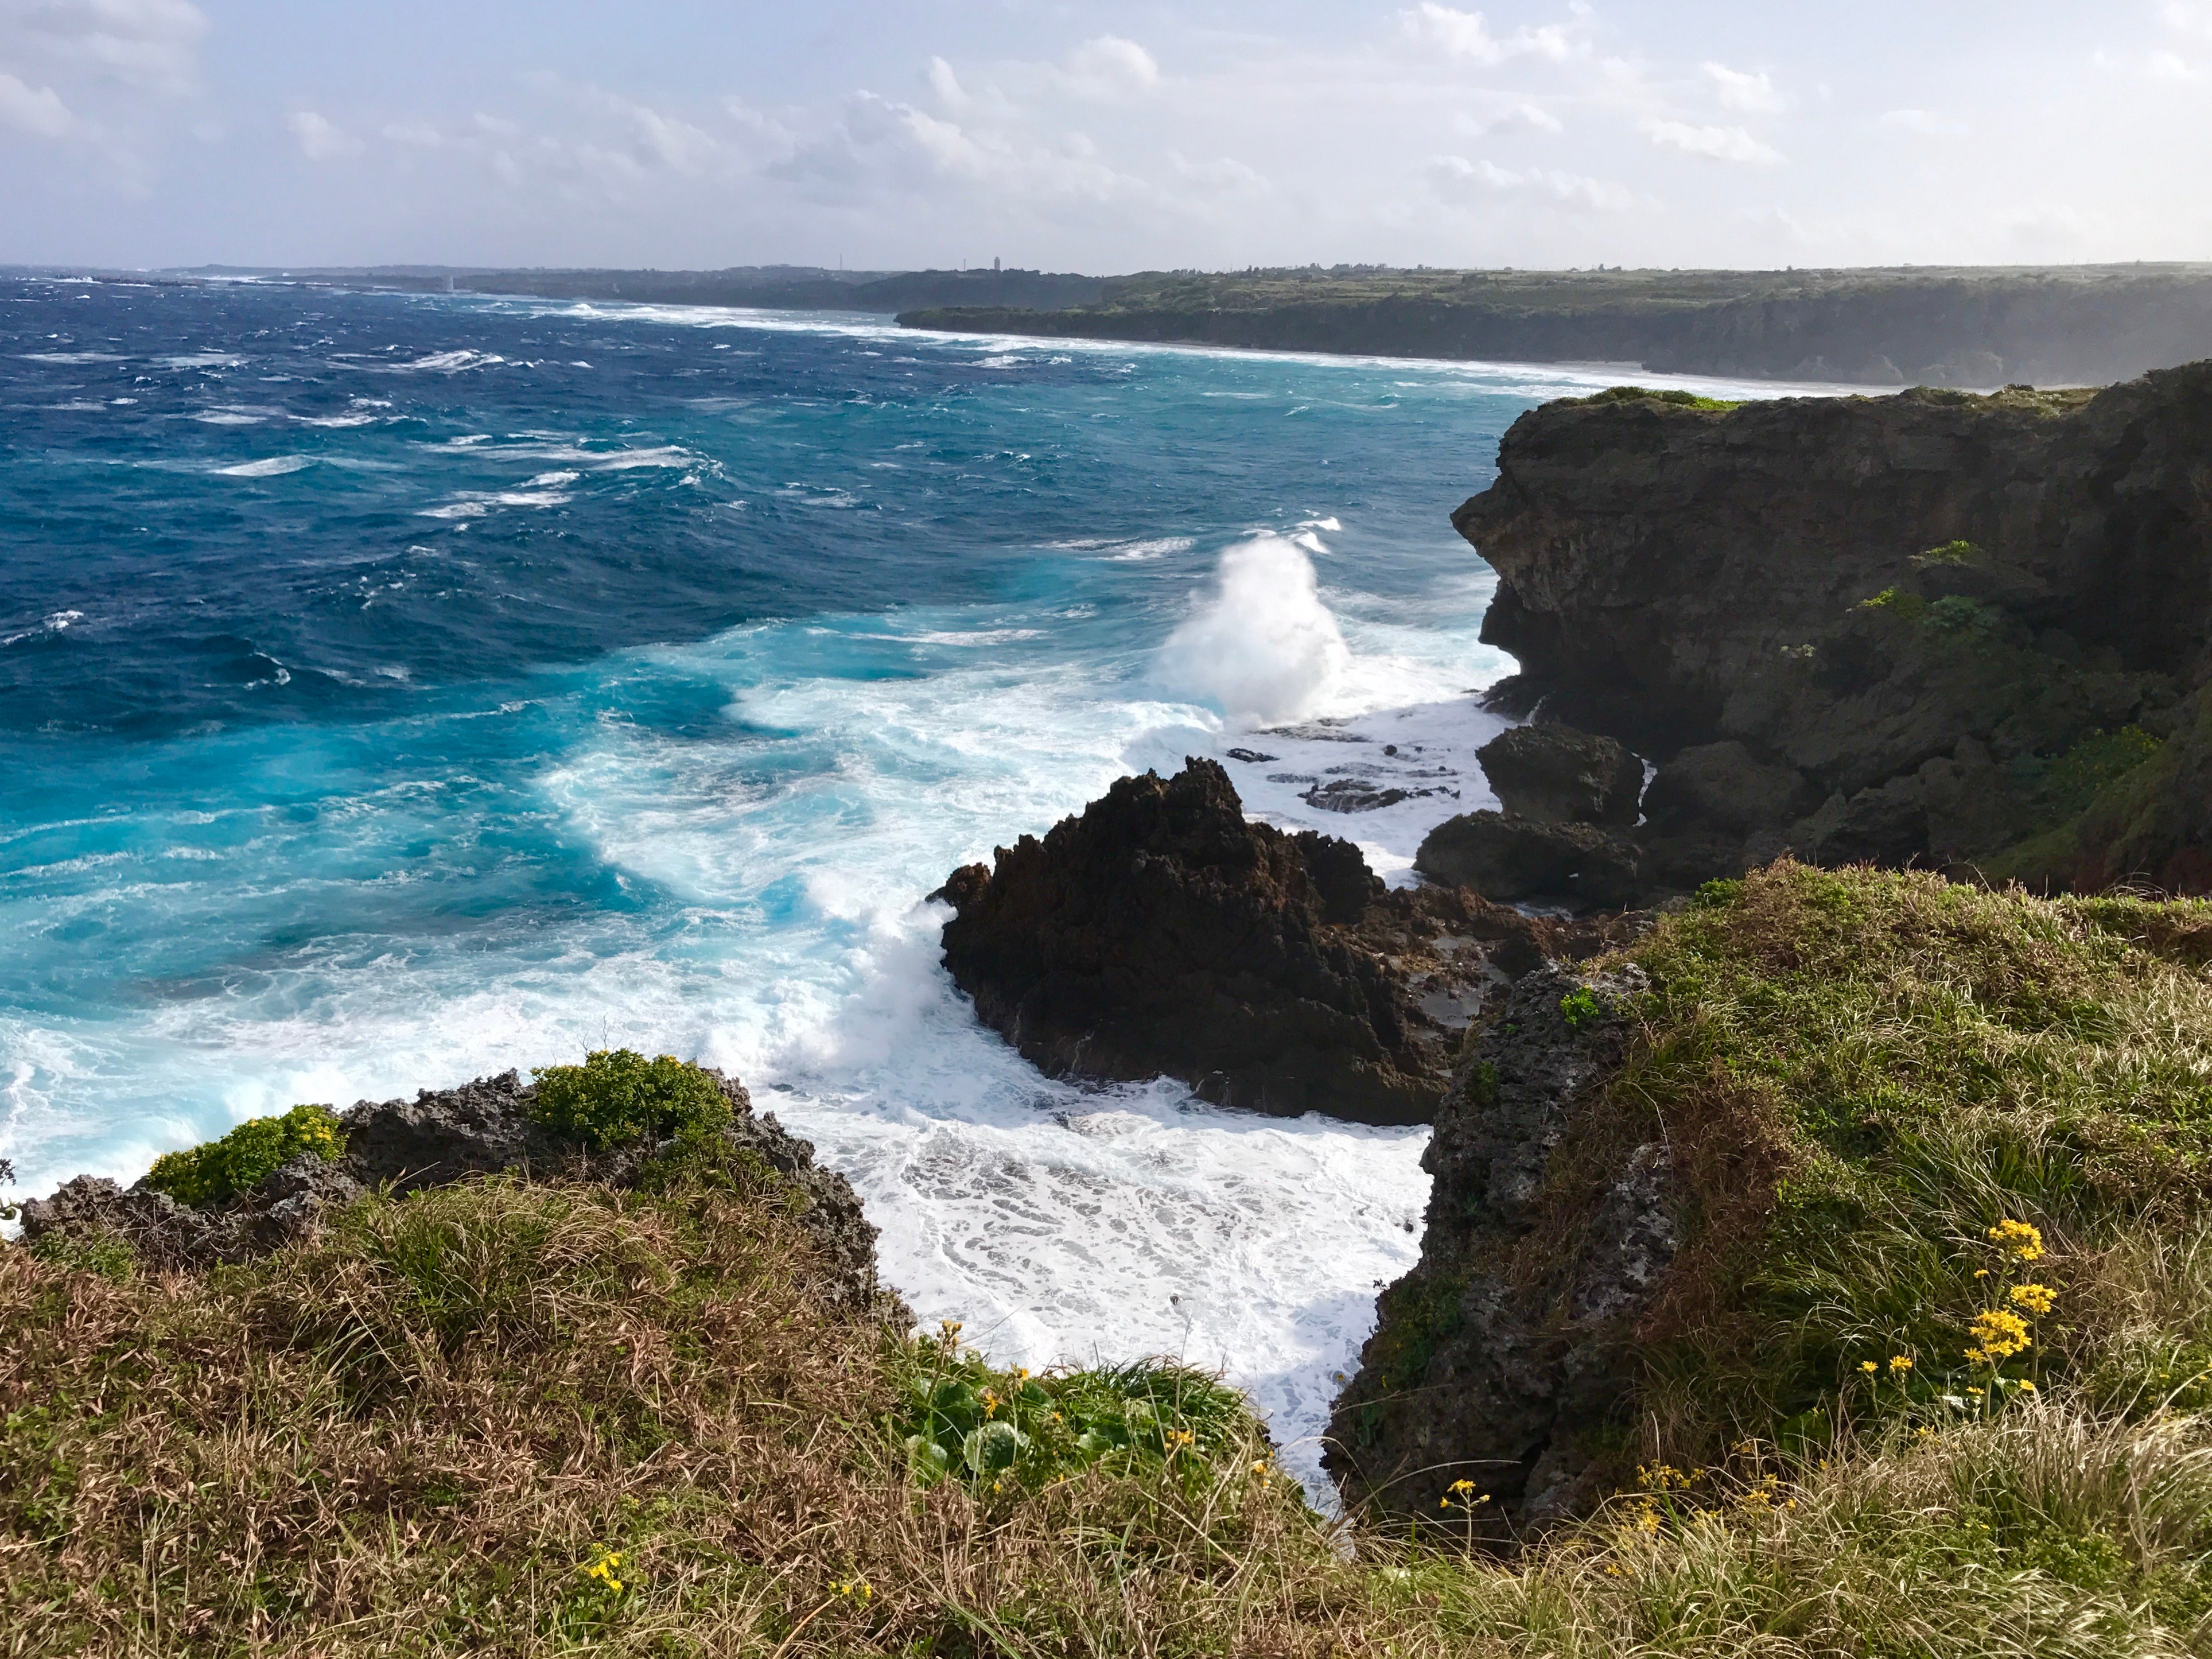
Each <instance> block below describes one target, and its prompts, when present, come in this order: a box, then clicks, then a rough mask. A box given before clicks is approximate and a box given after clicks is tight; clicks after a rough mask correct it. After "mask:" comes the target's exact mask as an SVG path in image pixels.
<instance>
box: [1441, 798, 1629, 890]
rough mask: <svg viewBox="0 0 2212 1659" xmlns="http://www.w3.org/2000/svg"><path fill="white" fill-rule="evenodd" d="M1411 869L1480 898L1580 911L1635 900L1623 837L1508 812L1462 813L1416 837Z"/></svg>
mask: <svg viewBox="0 0 2212 1659" xmlns="http://www.w3.org/2000/svg"><path fill="white" fill-rule="evenodd" d="M1413 867H1414V868H1415V869H1416V870H1418V871H1419V872H1421V874H1422V875H1424V876H1425V877H1427V878H1429V879H1430V880H1431V881H1438V882H1446V883H1452V884H1459V885H1462V886H1467V887H1472V888H1473V889H1474V890H1475V891H1476V892H1478V893H1480V894H1481V895H1482V896H1484V897H1485V898H1490V899H1495V900H1498V902H1501V903H1506V904H1513V903H1518V902H1522V901H1523V900H1533V901H1538V902H1546V903H1555V904H1565V905H1570V906H1572V907H1575V908H1581V909H1617V908H1621V907H1623V906H1626V905H1630V904H1633V903H1635V902H1636V900H1637V896H1638V894H1639V893H1640V892H1641V891H1642V890H1643V887H1644V883H1643V874H1642V872H1643V866H1642V861H1641V859H1640V857H1639V855H1638V852H1637V849H1636V846H1635V844H1634V843H1633V842H1631V841H1630V840H1629V839H1628V838H1627V837H1626V836H1622V835H1620V834H1619V833H1617V832H1616V831H1613V830H1610V829H1599V828H1598V827H1597V826H1596V825H1595V824H1590V823H1537V822H1535V821H1534V820H1532V819H1528V818H1523V817H1515V816H1513V815H1512V814H1511V813H1510V812H1462V813H1461V814H1460V815H1459V816H1458V817H1452V818H1446V819H1445V820H1444V821H1443V823H1440V824H1438V825H1437V827H1436V828H1435V829H1431V830H1430V831H1429V833H1428V834H1427V835H1426V836H1424V837H1423V838H1422V841H1421V847H1420V851H1419V852H1418V853H1416V854H1414V856H1413Z"/></svg>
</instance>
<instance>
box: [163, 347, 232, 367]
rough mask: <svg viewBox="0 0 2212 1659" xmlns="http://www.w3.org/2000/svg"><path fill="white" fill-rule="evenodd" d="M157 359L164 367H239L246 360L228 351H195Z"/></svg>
mask: <svg viewBox="0 0 2212 1659" xmlns="http://www.w3.org/2000/svg"><path fill="white" fill-rule="evenodd" d="M159 361H160V362H161V366H162V367H163V368H242V367H243V366H244V364H245V362H246V359H245V358H243V357H240V356H237V355H236V354H235V353H234V352H228V351H195V352H191V353H188V354H187V355H185V356H180V357H163V358H161V359H160V360H159Z"/></svg>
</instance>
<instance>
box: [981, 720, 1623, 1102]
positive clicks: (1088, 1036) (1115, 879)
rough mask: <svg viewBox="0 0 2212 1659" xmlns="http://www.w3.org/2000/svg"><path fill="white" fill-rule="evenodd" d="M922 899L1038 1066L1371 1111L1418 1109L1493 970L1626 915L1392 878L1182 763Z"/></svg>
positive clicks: (984, 998) (1587, 937)
mask: <svg viewBox="0 0 2212 1659" xmlns="http://www.w3.org/2000/svg"><path fill="white" fill-rule="evenodd" d="M939 896H940V897H942V898H943V899H944V900H945V901H946V902H949V903H950V904H951V906H952V908H953V910H954V912H955V915H954V916H953V918H952V919H951V921H948V922H947V923H946V924H945V965H946V967H947V968H948V969H950V970H951V974H952V977H953V980H954V982H955V983H956V984H957V985H958V986H959V987H960V988H961V989H962V990H963V991H964V992H966V993H967V994H968V995H969V996H970V997H972V998H973V999H974V1000H975V1012H976V1013H977V1015H978V1016H979V1017H980V1018H981V1019H982V1020H983V1021H984V1023H985V1024H988V1025H990V1026H991V1027H993V1028H994V1030H998V1031H999V1032H1000V1033H1001V1034H1002V1035H1004V1036H1006V1039H1007V1040H1008V1041H1009V1042H1012V1043H1013V1044H1014V1046H1015V1047H1016V1048H1018V1049H1020V1050H1021V1052H1022V1053H1023V1054H1024V1055H1026V1056H1027V1057H1028V1058H1029V1059H1030V1060H1031V1061H1033V1062H1034V1063H1035V1064H1036V1065H1037V1066H1039V1067H1040V1068H1042V1070H1044V1071H1046V1072H1048V1073H1053V1074H1054V1075H1060V1076H1075V1077H1084V1078H1092V1079H1101V1080H1109V1081H1110V1080H1138V1079H1146V1078H1152V1077H1159V1076H1168V1077H1174V1078H1178V1079H1182V1081H1184V1082H1186V1083H1188V1085H1190V1086H1191V1087H1192V1088H1193V1089H1194V1090H1196V1091H1198V1092H1199V1093H1200V1095H1201V1096H1202V1097H1205V1098H1206V1099H1209V1100H1212V1101H1216V1102H1218V1103H1223V1104H1226V1105H1232V1106H1241V1107H1246V1108H1249V1109H1255V1110H1258V1111H1265V1112H1274V1113H1282V1114H1296V1113H1301V1112H1307V1111H1322V1112H1328V1113H1330V1114H1333V1115H1337V1116H1340V1117H1349V1118H1354V1119H1358V1120H1360V1121H1366V1122H1376V1123H1417V1122H1425V1121H1428V1119H1429V1117H1430V1115H1431V1114H1432V1113H1433V1111H1434V1110H1435V1109H1436V1104H1437V1100H1438V1099H1439V1098H1440V1097H1441V1096H1442V1094H1443V1087H1444V1084H1445V1081H1446V1079H1447V1078H1448V1076H1449V1070H1450V1066H1451V1060H1452V1056H1453V1054H1454V1053H1455V1050H1456V1048H1457V1047H1458V1044H1459V1041H1460V1038H1461V1036H1462V1032H1463V1031H1464V1030H1465V1029H1466V1027H1467V1025H1468V1022H1469V1021H1470V1020H1471V1019H1472V1018H1473V1017H1474V1013H1475V1012H1476V1010H1477V1009H1478V1008H1479V1007H1480V1005H1481V1001H1482V999H1483V997H1484V995H1485V994H1486V992H1487V990H1488V988H1489V987H1491V986H1492V985H1494V984H1497V983H1498V982H1501V981H1503V980H1504V979H1505V978H1508V977H1510V976H1511V975H1513V974H1516V973H1519V972H1522V971H1524V970H1525V969H1527V968H1528V967H1531V966H1533V965H1534V964H1535V963H1538V962H1541V961H1542V960H1544V959H1545V958H1547V957H1568V956H1583V955H1588V954H1590V953H1591V952H1592V951H1595V950H1598V949H1601V948H1603V946H1604V945H1605V944H1606V943H1607V942H1608V941H1609V940H1611V939H1617V938H1620V937H1625V936H1626V931H1627V930H1631V929H1632V926H1633V924H1632V923H1629V922H1624V921H1620V919H1617V918H1616V919H1614V920H1613V921H1607V922H1595V923H1585V924H1578V925H1570V924H1562V923H1555V922H1548V921H1537V920H1532V919H1530V918H1528V917H1525V916H1522V915H1518V914H1517V913H1516V912H1514V911H1512V910H1510V909H1508V908H1505V907H1504V906H1503V905H1499V904H1492V903H1488V902H1485V901H1484V900H1482V899H1480V898H1477V897H1476V896H1474V895H1473V894H1469V893H1466V892H1462V891H1458V890H1452V889H1449V888H1439V889H1431V890H1420V891H1414V892H1393V891H1390V890H1387V889H1386V888H1384V886H1383V884H1382V883H1381V882H1380V881H1379V880H1377V879H1376V878H1375V876H1374V875H1373V874H1372V873H1370V871H1369V870H1368V868H1367V865H1366V861H1365V860H1364V859H1363V858H1361V856H1360V854H1359V851H1358V848H1355V847H1353V846H1352V844H1351V843H1350V842H1344V841H1340V840H1337V839H1335V838H1334V837H1332V836H1321V835H1316V834H1314V833H1313V832H1311V831H1307V832H1305V833H1304V834H1300V835H1295V836H1292V835H1285V833H1283V832H1282V831H1281V830H1279V829H1274V828H1273V827H1271V826H1269V825H1267V824H1262V823H1246V822H1245V819H1244V812H1243V804H1242V802H1241V801H1240V800H1239V799H1237V791H1236V789H1235V787H1233V786H1232V785H1231V782H1230V781H1229V777H1228V775H1227V774H1226V773H1225V772H1224V771H1223V770H1222V769H1221V768H1220V766H1218V764H1216V763H1214V762H1212V761H1207V760H1197V759H1194V760H1191V761H1189V762H1188V763H1187V765H1186V767H1185V769H1184V770H1183V771H1182V772H1180V773H1178V774H1176V776H1175V777H1173V778H1172V779H1163V778H1161V777H1159V776H1158V775H1155V774H1152V773H1149V772H1148V773H1146V774H1145V775H1143V776H1141V777H1133V778H1123V779H1122V780H1121V781H1119V782H1117V783H1116V784H1115V785H1114V786H1113V787H1112V788H1111V789H1110V790H1109V791H1108V792H1107V793H1106V795H1105V797H1104V798H1103V799H1100V800H1097V801H1094V802H1092V803H1091V805H1090V806H1089V807H1088V808H1086V809H1085V811H1084V812H1083V814H1082V816H1081V817H1072V818H1068V819H1066V820H1064V821H1062V822H1061V823H1060V824H1058V825H1056V826H1055V827H1054V829H1052V831H1051V832H1050V833H1049V834H1048V835H1047V836H1045V837H1044V838H1043V839H1042V841H1040V840H1038V839H1036V837H1034V836H1024V837H1023V838H1022V839H1021V841H1020V842H1018V843H1017V844H1016V845H1015V846H1013V847H1012V848H1003V847H1002V848H999V849H998V851H997V854H996V861H995V866H983V865H981V864H974V865H969V866H966V867H964V868H963V869H961V870H958V871H956V872H954V873H953V875H952V877H951V879H950V880H948V881H947V882H946V883H945V887H944V889H943V890H942V891H941V893H940V894H939Z"/></svg>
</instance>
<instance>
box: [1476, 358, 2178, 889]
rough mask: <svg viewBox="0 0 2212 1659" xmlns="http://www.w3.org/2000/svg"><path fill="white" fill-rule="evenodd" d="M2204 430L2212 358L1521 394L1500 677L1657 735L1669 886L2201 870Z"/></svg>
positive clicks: (1584, 719)
mask: <svg viewBox="0 0 2212 1659" xmlns="http://www.w3.org/2000/svg"><path fill="white" fill-rule="evenodd" d="M2208 453H2212V363H2200V364H2195V365H2191V366H2190V367H2187V368H2178V369H2172V370H2166V371H2162V372H2160V373H2157V374H2149V375H2146V376H2144V377H2143V378H2142V379H2141V380H2135V381H2132V382H2130V383H2128V384H2126V385H2123V386H2113V387H2111V388H2109V389H2107V390H2106V391H2103V392H2093V393H2092V392H2036V391H2033V390H2031V389H2029V388H2026V387H2015V388H2009V389H2008V390H2006V391H2004V392H1998V393H1996V394H1993V395H1991V396H1988V397H1974V396H1969V395H1966V394H1964V393H1959V392H1936V391H1927V390H1921V391H1914V392H1905V393H1902V394H1899V395H1898V396H1896V397H1892V398H1821V399H1797V398H1792V399H1783V400H1778V401H1775V402H1771V403H1754V404H1744V405H1741V406H1733V407H1731V406H1726V405H1714V404H1710V403H1707V402H1705V400H1700V399H1692V398H1683V397H1681V396H1680V394H1669V395H1666V396H1662V395H1659V394H1652V393H1645V392H1638V391H1636V390H1635V389H1632V388H1624V389H1621V390H1620V391H1618V392H1613V393H1607V394H1603V395H1601V396H1599V397H1596V398H1583V399H1570V400H1566V401H1563V402H1559V403H1554V404H1547V405H1545V406H1543V407H1542V408H1541V409H1538V410H1532V411H1530V412H1529V413H1528V414H1527V415H1525V416H1522V418H1521V419H1520V420H1519V421H1517V422H1516V423H1515V424H1514V426H1513V428H1511V430H1510V431H1509V432H1508V433H1507V435H1506V437H1505V439H1504V443H1503V444H1502V446H1501V447H1500V451H1499V456H1498V479H1497V481H1496V483H1493V484H1492V486H1491V487H1490V488H1489V489H1486V490H1485V491H1484V492H1483V493H1482V494H1481V495H1477V496H1475V497H1474V499H1472V500H1471V501H1468V502H1467V503H1466V504H1465V505H1464V506H1463V507H1461V508H1460V509H1459V511H1458V512H1457V513H1455V515H1454V517H1453V522H1454V524H1455V526H1457V527H1458V529H1459V530H1460V532H1461V533H1462V535H1464V536H1465V537H1466V538H1468V540H1469V541H1470V542H1471V543H1472V544H1474V546H1475V547H1476V549H1477V550H1479V551H1480V553H1481V554H1482V556H1483V557H1484V558H1485V559H1486V561H1488V562H1489V563H1490V564H1491V565H1492V568H1495V569H1496V570H1497V572H1498V579H1499V587H1498V597H1497V599H1496V601H1495V603H1494V604H1493V605H1492V609H1491V611H1490V614H1489V617H1488V618H1487V620H1486V623H1485V624H1484V634H1483V637H1484V638H1485V640H1486V641H1489V642H1491V643H1492V644H1495V645H1498V646H1500V647H1504V649H1506V650H1508V651H1510V652H1512V653H1514V654H1515V655H1516V657H1517V658H1518V659H1520V662H1521V666H1522V673H1521V675H1520V676H1519V677H1517V678H1516V680H1515V681H1513V682H1511V683H1510V684H1508V685H1507V686H1505V687H1503V688H1501V689H1500V692H1499V694H1498V695H1499V696H1502V697H1503V698H1504V699H1505V700H1507V701H1508V702H1512V703H1513V704H1514V706H1516V707H1519V708H1528V709H1534V711H1535V712H1536V714H1537V718H1538V719H1539V720H1556V721H1560V722H1565V723H1566V724H1569V725H1571V726H1583V727H1587V728H1589V729H1590V730H1592V731H1595V732H1606V733H1609V734H1612V735H1613V736H1616V737H1618V738H1620V739H1622V740H1623V741H1625V742H1626V743H1628V744H1631V745H1632V746H1633V747H1635V748H1637V749H1638V750H1639V751H1640V752H1642V753H1643V754H1644V755H1645V756H1646V757H1649V758H1652V759H1656V760H1657V761H1659V762H1660V763H1661V764H1660V769H1659V772H1658V775H1657V776H1656V778H1655V779H1654V781H1653V782H1652V785H1651V788H1650V793H1649V794H1648V795H1647V797H1646V801H1645V815H1646V819H1647V822H1646V823H1645V825H1644V828H1643V829H1641V830H1639V831H1638V841H1639V842H1640V843H1641V844H1642V847H1643V849H1644V871H1645V875H1646V878H1647V880H1648V881H1649V883H1650V888H1651V890H1653V891H1656V890H1666V889H1671V890H1684V889H1686V888H1687V887H1690V886H1694V885H1695V884H1696V882H1697V881H1698V880H1699V879H1703V878H1706V877H1709V876H1714V875H1722V876H1725V875H1734V874H1737V873H1740V872H1741V871H1742V870H1743V869H1745V868H1747V867H1751V866H1755V865H1757V864H1759V863H1763V862H1765V861H1766V860H1769V859H1771V858H1773V857H1774V856H1776V855H1778V854H1780V853H1782V852H1784V851H1785V850H1786V851H1791V852H1795V853H1796V854H1798V855H1799V856H1802V857H1805V858H1808V859H1811V860H1814V861H1816V862H1820V863H1824V864H1835V863H1843V862H1849V861H1851V860H1861V859H1871V860H1875V861H1878V862H1882V863H1888V864H1904V863H1907V862H1912V861H1918V862H1922V863H1929V864H1933V865H1936V866H1942V867H1951V868H1955V869H1960V870H1964V869H1966V868H1977V869H1983V870H1984V871H1987V872H1990V873H2002V874H2009V875H2017V876H2019V877H2021V878H2024V879H2028V880H2030V881H2032V882H2033V883H2035V884H2039V885H2042V886H2045V887H2052V886H2081V887H2091V886H2097V885H2102V884H2108V883H2109V882H2111V881H2112V880H2116V879H2121V878H2127V877H2130V876H2136V877H2141V878H2145V879H2148V880H2151V881H2154V882H2157V883H2160V884H2164V885H2167V886H2169V887H2172V888H2176V889H2179V890H2191V891H2195V890H2203V884H2204V873H2203V871H2204V855H2203V846H2204V837H2205V836H2206V834H2207V833H2208V830H2212V823H2208V822H2207V821H2206V820H2205V819H2204V818H2203V817H2202V816H2201V815H2197V814H2194V813H2193V812H2191V811H2188V810H2175V808H2174V802H2175V801H2176V800H2177V799H2179V795H2178V794H2177V793H2176V792H2177V791H2186V790H2188V789H2191V788H2196V787H2197V786H2196V785H2195V784H2194V783H2193V782H2191V780H2194V779H2195V778H2197V776H2198V775H2199V774H2200V772H2202V771H2203V769H2204V763H2203V758H2202V757H2203V756H2204V755H2205V754H2206V753H2207V750H2206V748H2205V738H2204V736H2203V734H2202V732H2201V727H2202V725H2203V715H2202V713H2201V712H2200V711H2201V705H2202V699H2201V697H2199V696H2198V689H2199V688H2200V687H2201V686H2203V684H2205V683H2206V681H2207V678H2208V676H2212V463H2208V460H2207V456H2208ZM2192 699H2193V700H2192ZM2147 767H2148V768H2151V769H2152V770H2150V771H2145V770H2143V769H2144V768H2147ZM2154 776H2156V777H2159V778H2164V779H2167V780H2175V781H2173V782H2172V783H2170V784H2165V783H2147V781H2148V780H2151V779H2152V778H2153V777H2154ZM2130 779H2132V783H2131V784H2130V783H2127V782H2126V780H2130ZM2130 789H2132V790H2133V793H2132V794H2130ZM2200 793H2201V791H2200Z"/></svg>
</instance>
